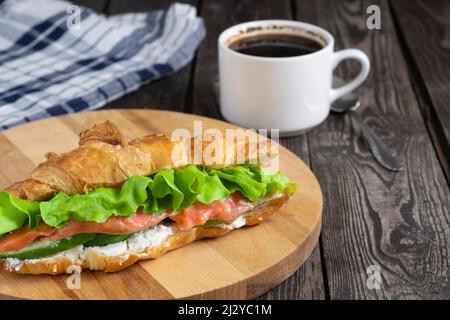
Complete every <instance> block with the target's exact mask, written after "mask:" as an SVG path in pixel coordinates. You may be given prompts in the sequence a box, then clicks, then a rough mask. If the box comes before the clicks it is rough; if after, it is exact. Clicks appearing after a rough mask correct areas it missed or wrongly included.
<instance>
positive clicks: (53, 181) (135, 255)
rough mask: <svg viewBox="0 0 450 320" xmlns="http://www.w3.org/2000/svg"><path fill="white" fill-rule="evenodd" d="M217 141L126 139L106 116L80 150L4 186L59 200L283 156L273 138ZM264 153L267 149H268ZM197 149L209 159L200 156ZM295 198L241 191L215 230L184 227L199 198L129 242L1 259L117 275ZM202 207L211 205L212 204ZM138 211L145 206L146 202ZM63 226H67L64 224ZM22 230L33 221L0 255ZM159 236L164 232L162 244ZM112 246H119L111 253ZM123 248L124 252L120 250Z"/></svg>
mask: <svg viewBox="0 0 450 320" xmlns="http://www.w3.org/2000/svg"><path fill="white" fill-rule="evenodd" d="M213 142H214V143H215V145H214V146H215V148H211V143H212V140H208V139H206V140H204V139H201V138H199V137H196V138H192V139H188V138H177V139H171V138H170V137H168V136H166V135H163V134H160V133H153V134H150V135H147V136H144V137H141V138H137V139H133V140H127V139H126V138H125V137H124V135H123V134H122V133H121V132H120V130H119V129H118V128H117V127H116V125H114V124H113V123H111V122H109V121H106V122H103V123H99V124H96V125H94V126H93V127H91V128H89V129H86V130H83V131H81V132H80V134H79V147H78V148H76V149H74V150H72V151H69V152H67V153H63V154H60V155H58V154H56V153H53V152H49V153H47V154H46V161H45V162H43V163H41V164H40V165H39V166H38V167H37V168H36V169H34V170H33V171H32V172H31V174H30V175H29V177H28V178H26V179H25V180H23V181H20V182H17V183H15V184H13V185H11V186H10V187H8V188H6V190H5V191H6V192H8V193H9V194H11V195H12V196H14V197H16V198H20V199H24V200H29V201H39V202H45V201H49V200H51V199H53V197H54V196H55V194H57V193H59V192H62V193H64V194H66V197H70V196H71V195H79V194H88V193H89V192H90V191H92V190H94V191H95V190H96V189H98V188H100V187H105V188H116V189H117V188H121V186H123V185H124V184H125V183H126V182H127V181H129V179H130V178H131V177H135V176H143V177H147V176H152V175H153V174H156V173H158V172H160V171H162V170H164V169H178V168H185V167H186V166H188V165H190V164H195V165H197V166H199V167H202V168H211V169H217V170H220V168H227V167H230V166H232V165H233V164H234V163H235V162H236V159H239V158H241V159H240V160H241V161H243V162H245V163H249V162H250V163H253V164H254V165H256V166H261V165H263V164H264V163H265V162H267V161H268V160H269V159H272V158H273V157H275V156H276V155H277V149H276V148H274V145H273V144H271V142H270V140H269V139H259V140H258V142H257V143H256V144H254V143H250V142H249V140H246V139H237V138H234V140H233V143H232V144H230V143H229V141H226V140H225V138H224V137H221V136H217V137H215V138H214V141H213ZM261 150H264V153H263V154H262V153H261ZM198 152H200V153H201V154H202V155H208V157H198V156H197V153H198ZM211 159H213V160H214V161H211ZM233 190H234V189H233ZM241 192H243V191H242V190H241ZM243 193H244V194H245V192H243ZM289 196H290V193H289V192H276V193H270V194H269V193H268V194H267V195H266V196H264V197H262V198H260V199H258V200H253V201H250V200H249V199H241V198H242V196H241V198H239V199H240V200H239V201H241V202H239V206H236V208H235V209H234V210H235V211H234V213H233V214H234V218H235V219H234V220H233V221H225V222H222V223H221V224H216V225H214V226H210V227H204V226H202V225H192V227H190V228H185V229H183V228H182V227H180V225H179V224H177V223H178V220H179V218H177V217H178V216H180V215H181V216H182V215H183V214H184V216H186V217H187V214H186V212H188V211H189V210H192V208H193V207H196V203H193V204H191V206H190V207H187V208H186V209H183V210H181V209H180V210H179V211H176V210H173V212H172V211H170V210H169V211H167V212H166V213H164V216H161V219H164V220H161V219H160V221H158V223H157V224H155V225H152V226H150V227H149V228H147V229H137V230H136V231H139V232H136V233H133V234H132V235H131V237H130V238H128V240H123V241H120V242H117V243H112V244H108V245H105V246H94V247H89V248H83V245H80V246H78V247H77V248H75V249H72V250H68V251H67V252H61V253H58V254H55V255H51V256H48V257H42V258H36V259H18V258H14V257H13V258H4V259H0V266H3V269H4V270H6V271H10V272H17V273H31V274H53V275H55V274H60V273H65V272H67V270H68V267H69V266H73V265H75V266H80V267H81V268H84V269H90V270H104V271H107V272H114V271H118V270H121V269H123V268H126V267H127V266H129V265H131V264H133V263H135V262H136V261H138V260H141V259H149V258H157V257H159V256H161V255H163V254H164V253H165V252H168V251H170V250H173V249H176V248H179V247H182V246H184V245H186V244H188V243H190V242H192V241H194V240H197V239H201V238H209V237H217V236H221V235H224V234H226V233H228V232H230V231H231V230H233V229H236V228H240V227H243V226H246V225H255V224H259V223H261V222H262V221H264V220H266V219H267V218H269V217H270V215H272V214H273V213H274V212H275V211H277V210H278V209H279V208H280V207H281V206H282V205H283V204H284V203H285V202H286V201H287V199H288V198H289ZM244 198H245V197H244ZM230 199H231V198H230ZM228 200H229V199H225V200H220V201H218V200H217V201H215V202H213V203H212V204H210V205H209V206H212V205H216V204H217V203H219V204H220V205H218V206H219V207H220V208H224V206H226V205H228V204H224V203H225V201H228ZM242 204H244V205H242ZM0 206H1V204H0ZM202 206H203V207H208V205H207V204H205V205H202ZM203 207H202V208H203ZM233 208H234V207H233ZM0 209H1V208H0ZM174 209H175V208H174ZM209 209H210V208H209ZM139 210H141V211H142V207H140V209H139ZM139 210H138V211H139ZM211 210H212V209H210V211H211ZM221 210H222V209H221ZM227 210H228V209H227ZM138 211H137V212H138ZM189 212H190V211H189ZM177 214H178V216H177ZM174 215H175V216H174ZM137 216H138V215H137V214H136V217H137ZM131 217H133V216H131ZM186 217H185V218H186ZM109 219H112V218H109ZM117 219H119V218H117ZM120 219H121V218H120ZM124 219H125V218H124ZM170 219H172V220H173V221H171V220H170ZM177 219H178V220H177ZM189 219H191V217H189ZM108 221H109V220H108ZM108 221H105V222H102V223H107V222H108ZM121 221H122V220H121ZM123 221H125V220H123ZM174 222H176V223H174ZM67 223H69V226H70V225H83V224H84V226H86V225H89V224H92V222H77V221H74V219H71V220H69V221H68V222H67ZM58 228H59V226H56V227H53V226H51V227H49V226H47V225H45V224H44V223H43V222H41V225H40V226H39V227H38V229H37V230H38V231H39V230H41V229H42V230H46V231H45V232H47V233H48V234H47V233H44V232H43V233H41V236H39V237H38V238H36V240H35V241H39V240H45V239H47V238H45V236H48V235H49V234H50V235H54V234H57V233H58ZM66 228H67V227H66ZM63 230H65V229H64V227H63ZM88 230H91V229H88ZM95 230H97V229H95ZM19 232H22V233H23V232H31V230H30V229H29V227H28V226H23V227H22V228H21V229H19V230H16V231H13V232H12V233H11V234H10V235H6V236H4V237H3V238H2V239H0V257H1V248H2V241H3V242H5V241H7V240H8V239H9V238H14V234H15V233H19ZM39 232H40V231H39ZM150 234H151V237H153V238H152V239H153V240H151V241H150V240H148V239H149V237H150V236H149V235H150ZM44 235H45V236H44ZM154 237H156V238H158V237H159V238H158V239H157V240H158V241H156V240H155V239H156V238H154ZM50 238H51V237H49V238H48V239H50ZM5 239H6V240H5ZM142 239H147V240H145V241H147V242H145V241H144V240H142ZM142 241H144V242H142ZM149 241H150V242H149ZM136 243H139V246H136ZM110 247H111V248H112V247H114V248H115V249H114V250H110V251H108V250H109V249H108V248H110ZM119 247H120V248H122V249H121V250H119V251H118V250H117V248H119Z"/></svg>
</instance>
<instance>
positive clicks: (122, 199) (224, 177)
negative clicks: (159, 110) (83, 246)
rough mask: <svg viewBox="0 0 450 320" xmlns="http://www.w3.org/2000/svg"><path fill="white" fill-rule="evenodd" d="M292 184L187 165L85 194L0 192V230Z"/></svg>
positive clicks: (175, 206) (260, 174)
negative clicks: (38, 197) (32, 197)
mask: <svg viewBox="0 0 450 320" xmlns="http://www.w3.org/2000/svg"><path fill="white" fill-rule="evenodd" d="M295 188H296V186H295V184H294V183H292V182H290V181H289V179H288V178H287V177H286V176H284V175H283V174H281V173H276V172H271V171H268V170H266V169H263V168H260V167H258V166H256V165H240V166H235V167H226V168H221V169H208V168H202V167H197V166H195V165H189V166H186V167H184V168H181V169H167V170H162V171H159V172H158V173H156V174H154V175H152V176H150V177H143V176H133V177H130V178H129V179H128V180H127V181H126V182H125V183H124V184H123V185H122V187H121V188H120V189H116V188H97V189H94V190H92V191H90V192H88V193H86V194H76V195H67V194H65V193H64V192H59V193H57V194H55V196H54V197H53V198H52V199H50V200H48V201H42V202H36V201H27V200H22V199H17V198H14V197H13V196H12V195H10V194H9V193H7V192H0V234H4V233H6V232H10V231H13V230H15V229H18V228H20V227H21V226H22V225H23V223H25V222H26V221H28V224H29V226H30V227H31V228H34V227H35V226H36V225H37V223H38V222H39V220H40V219H41V218H42V220H43V221H44V222H45V223H46V224H47V225H49V226H52V227H61V226H64V225H65V224H67V222H68V221H69V219H71V218H72V219H75V220H78V221H95V222H98V223H101V222H105V221H106V220H107V219H108V218H110V217H111V216H131V215H133V214H134V213H135V212H136V211H137V209H138V208H139V207H142V208H143V210H144V212H146V213H149V214H159V213H162V212H165V211H166V210H169V209H171V210H174V211H177V210H182V209H184V208H186V207H188V206H190V205H191V204H192V203H193V202H194V201H199V202H201V203H204V204H210V203H211V202H213V201H216V200H221V199H224V198H227V197H228V196H230V194H232V193H233V192H236V191H239V192H241V193H242V194H243V195H244V197H245V198H247V199H249V200H250V201H257V200H259V199H261V198H263V197H265V196H266V195H267V194H271V193H281V192H286V191H287V192H288V193H290V194H292V193H293V192H295Z"/></svg>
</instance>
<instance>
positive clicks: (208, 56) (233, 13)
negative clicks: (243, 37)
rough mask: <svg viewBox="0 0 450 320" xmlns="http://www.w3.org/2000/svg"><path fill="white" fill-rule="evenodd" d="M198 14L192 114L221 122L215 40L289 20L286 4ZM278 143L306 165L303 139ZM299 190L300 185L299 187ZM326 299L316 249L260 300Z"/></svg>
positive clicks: (212, 4) (216, 8) (220, 4)
mask: <svg viewBox="0 0 450 320" xmlns="http://www.w3.org/2000/svg"><path fill="white" fill-rule="evenodd" d="M201 15H202V17H203V18H204V19H205V25H206V29H207V36H206V39H205V40H204V41H203V43H202V44H201V46H200V48H199V51H198V53H197V64H196V69H195V73H194V84H193V87H194V90H193V97H192V104H191V105H192V108H190V109H189V110H188V111H192V112H193V113H196V114H201V115H206V116H208V117H214V118H219V119H221V118H222V117H221V115H220V111H219V102H218V99H217V98H218V95H217V81H218V80H217V73H218V69H217V37H218V36H219V34H220V32H222V31H223V30H225V29H226V28H228V27H230V26H232V25H234V24H237V23H240V22H244V21H250V20H258V19H291V18H292V8H291V4H290V2H289V1H287V0H285V1H276V2H275V1H268V0H265V1H238V0H236V1H219V0H214V1H210V0H208V1H204V2H203V4H202V9H201ZM280 142H281V144H283V145H284V146H287V147H288V148H289V149H290V150H291V151H293V152H294V153H296V154H297V155H299V156H300V157H301V158H302V159H303V160H304V161H305V162H306V163H308V162H309V156H308V148H307V141H306V137H305V136H301V137H296V138H289V139H282V140H281V141H280ZM300 187H301V186H300ZM324 297H325V293H324V285H323V275H322V269H321V263H320V251H319V249H318V248H316V249H315V250H314V252H313V254H312V255H311V257H310V258H309V259H308V261H307V262H306V263H305V264H304V265H303V267H302V268H300V269H299V270H298V271H297V272H296V273H295V274H294V275H293V276H292V277H290V278H289V279H288V280H286V281H285V282H284V283H283V284H281V285H280V286H278V287H276V288H274V289H273V290H271V291H270V292H269V293H267V294H265V295H263V296H261V297H260V299H302V298H303V299H323V298H324Z"/></svg>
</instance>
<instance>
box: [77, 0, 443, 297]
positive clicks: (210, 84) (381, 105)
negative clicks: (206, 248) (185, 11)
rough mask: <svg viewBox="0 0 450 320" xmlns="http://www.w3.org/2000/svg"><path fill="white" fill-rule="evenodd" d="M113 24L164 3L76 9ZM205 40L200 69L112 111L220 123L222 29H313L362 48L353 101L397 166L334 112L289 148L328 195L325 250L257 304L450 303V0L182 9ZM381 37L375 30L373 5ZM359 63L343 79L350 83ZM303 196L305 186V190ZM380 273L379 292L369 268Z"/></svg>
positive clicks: (312, 0)
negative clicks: (195, 17)
mask: <svg viewBox="0 0 450 320" xmlns="http://www.w3.org/2000/svg"><path fill="white" fill-rule="evenodd" d="M76 2H78V3H80V4H82V5H85V6H88V7H91V8H93V9H95V10H97V11H100V12H104V13H106V14H108V15H111V14H118V13H123V12H132V11H147V10H153V9H160V8H167V7H168V6H169V4H170V2H168V1H160V0H151V1H150V0H147V1H144V0H126V1H121V0H91V1H76ZM183 2H190V3H192V4H193V5H195V6H196V7H197V8H198V12H199V15H201V16H202V17H203V18H204V20H205V24H206V29H207V36H206V38H205V39H204V41H203V43H202V44H201V46H200V48H199V50H198V52H197V54H196V56H195V59H194V60H193V62H192V63H191V64H190V65H188V66H187V67H185V68H184V69H183V70H181V71H179V72H177V73H176V74H174V75H172V76H170V77H167V78H164V79H162V80H159V81H157V82H154V83H152V84H150V85H148V86H145V87H143V88H141V89H140V90H138V91H136V92H134V93H130V94H128V95H127V96H125V97H123V98H121V99H119V100H117V101H114V102H112V103H110V104H109V105H107V106H106V108H128V107H129V108H156V109H169V110H176V111H182V112H187V113H195V114H201V115H205V116H209V117H213V118H221V115H220V112H219V105H218V101H217V99H216V95H215V92H214V79H215V77H216V76H217V48H216V41H217V37H218V35H219V33H220V32H221V31H222V30H224V29H225V28H227V27H229V26H231V25H234V24H236V23H239V22H243V21H249V20H257V19H271V18H278V19H294V20H301V21H305V22H310V23H314V24H318V25H319V26H321V27H323V28H325V29H328V30H329V31H330V32H331V33H333V34H334V35H335V37H336V49H337V50H339V49H343V48H349V47H353V48H359V49H362V50H364V51H365V52H366V53H367V54H368V55H369V57H370V60H371V63H372V70H371V72H370V75H369V78H368V79H367V81H366V82H365V83H364V85H363V86H362V87H361V88H360V89H358V91H357V93H358V95H359V96H360V98H361V103H362V107H361V108H360V109H359V110H360V112H361V114H362V116H363V117H364V118H365V120H366V121H367V123H368V124H369V125H370V126H371V127H372V128H374V130H375V131H376V133H377V134H379V135H380V136H381V138H382V139H383V140H384V141H385V142H386V143H387V144H388V145H389V146H390V147H391V148H392V149H395V150H396V151H397V153H398V155H399V157H400V159H401V162H402V165H403V168H402V170H401V171H400V172H398V173H391V172H387V171H385V170H383V169H382V168H381V167H380V166H379V165H377V164H376V163H375V162H374V160H373V158H372V155H371V154H370V152H369V151H368V149H367V147H366V145H365V144H364V142H363V140H362V139H361V133H360V130H359V128H358V127H357V126H356V124H355V123H353V122H352V121H351V119H350V117H349V115H331V116H330V117H329V118H328V120H327V121H326V123H324V124H323V125H321V126H320V127H319V128H317V129H315V130H314V131H311V132H309V133H307V134H305V135H302V136H299V137H294V138H287V139H282V143H283V145H285V146H287V147H288V148H289V149H291V150H292V151H294V152H295V153H296V154H298V155H299V156H300V157H301V158H302V159H303V160H304V161H306V162H307V163H308V164H309V165H310V167H311V168H312V170H313V171H314V173H315V174H316V175H317V177H318V178H319V180H320V183H321V185H322V189H323V192H324V199H325V204H324V208H325V209H324V218H323V227H322V235H321V238H320V242H319V244H318V246H317V248H316V249H315V251H314V252H313V254H312V256H311V257H310V258H309V260H308V261H307V262H306V263H305V265H304V266H303V267H302V268H300V270H298V271H297V272H296V273H295V274H294V275H292V276H291V277H290V278H289V279H288V280H286V281H285V282H284V283H282V284H280V285H279V286H277V287H276V288H274V289H272V290H271V291H270V292H268V293H266V294H265V295H263V296H261V297H260V299H449V298H450V252H449V251H450V212H449V211H450V192H449V179H450V163H449V161H450V147H449V141H450V1H448V0H430V1H411V0H392V1H378V0H370V1H359V0H358V1H347V0H345V1H331V0H293V1H289V0H278V1H269V0H262V1H261V0H260V1H244V0H236V1H230V0H226V1H224V0H223V1H219V0H203V1H202V0H187V1H183ZM373 4H375V5H378V6H379V7H380V8H381V29H380V30H376V29H375V30H369V29H368V28H367V27H366V20H367V18H368V16H369V14H367V13H366V10H367V7H368V6H369V5H373ZM355 66H356V65H355V64H353V63H345V64H344V65H343V66H340V67H339V68H338V70H337V72H338V74H340V75H341V76H344V77H351V76H352V75H354V74H355V72H356V71H355V70H357V68H355ZM300 187H301V186H300ZM371 265H378V266H379V267H380V275H381V279H382V283H381V287H380V288H379V289H373V288H372V289H371V288H370V286H367V279H368V277H369V275H368V274H367V268H368V267H369V266H371Z"/></svg>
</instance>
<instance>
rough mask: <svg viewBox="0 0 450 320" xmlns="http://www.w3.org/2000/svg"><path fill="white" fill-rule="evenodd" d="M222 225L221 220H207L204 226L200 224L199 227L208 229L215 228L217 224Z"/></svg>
mask: <svg viewBox="0 0 450 320" xmlns="http://www.w3.org/2000/svg"><path fill="white" fill-rule="evenodd" d="M222 223H223V221H222V220H208V221H206V222H205V223H204V224H202V225H201V227H204V228H209V227H214V226H217V225H218V224H222Z"/></svg>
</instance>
